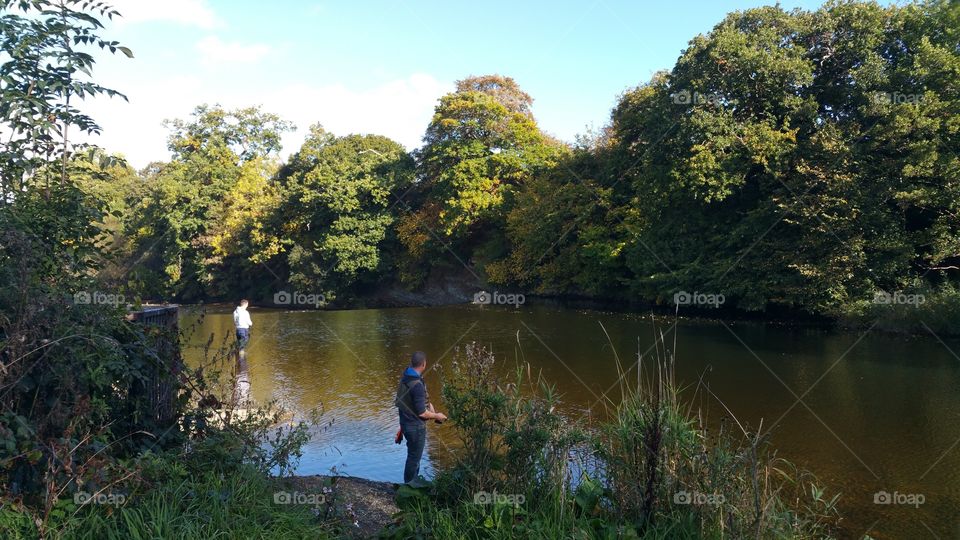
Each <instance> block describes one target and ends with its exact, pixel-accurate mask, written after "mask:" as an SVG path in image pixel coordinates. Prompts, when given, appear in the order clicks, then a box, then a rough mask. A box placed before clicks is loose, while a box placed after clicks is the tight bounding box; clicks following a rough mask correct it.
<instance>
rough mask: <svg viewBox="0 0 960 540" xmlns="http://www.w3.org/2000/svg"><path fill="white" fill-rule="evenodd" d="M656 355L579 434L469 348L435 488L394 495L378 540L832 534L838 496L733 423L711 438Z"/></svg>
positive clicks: (450, 388)
mask: <svg viewBox="0 0 960 540" xmlns="http://www.w3.org/2000/svg"><path fill="white" fill-rule="evenodd" d="M661 338H662V336H661ZM658 350H662V351H663V353H662V354H663V357H662V358H658V359H657V360H656V363H655V365H654V366H649V367H650V368H652V373H647V372H646V371H644V370H643V369H642V364H641V368H639V369H640V374H639V375H638V376H637V378H636V381H637V382H636V383H635V384H632V385H631V384H630V383H627V382H625V381H626V380H627V379H628V377H621V381H623V382H622V383H621V390H622V394H623V395H624V399H623V400H622V401H621V402H620V403H619V404H617V405H615V406H614V414H612V417H611V419H610V420H607V421H605V422H602V423H601V424H600V425H598V426H597V427H596V428H595V429H590V430H588V431H586V432H585V431H584V430H582V429H579V428H578V427H576V425H575V424H574V423H572V422H571V421H570V420H568V419H566V418H564V417H563V416H561V415H560V414H559V413H557V412H556V411H555V404H556V402H557V396H556V395H555V393H554V392H553V390H552V388H550V387H549V386H548V385H546V384H545V383H544V382H543V381H542V380H541V379H540V378H539V377H537V378H534V377H532V376H531V375H530V373H529V371H524V370H518V372H517V379H516V382H511V383H504V382H503V381H502V380H501V379H500V378H499V377H498V376H497V375H496V372H495V370H494V364H495V362H494V359H493V356H492V355H491V354H490V353H489V352H488V351H486V350H485V349H484V348H482V347H479V346H477V345H476V344H471V345H469V346H468V347H467V348H466V350H465V354H464V355H462V356H460V355H459V354H458V357H457V360H456V361H455V362H454V364H453V370H452V373H450V374H448V376H446V377H445V378H444V386H443V395H444V398H445V400H446V404H447V407H448V408H449V411H450V414H449V416H450V419H451V421H452V422H453V424H454V425H455V426H456V428H457V430H458V433H459V436H460V439H461V442H462V447H461V448H460V449H459V451H457V452H455V455H454V462H453V464H452V465H451V466H450V467H449V468H447V469H445V470H441V471H440V472H438V474H437V478H436V481H435V483H434V485H433V486H432V487H427V488H422V489H414V488H410V487H408V486H401V488H400V491H399V492H398V502H399V504H400V506H401V508H402V509H403V512H402V515H401V520H400V522H399V523H398V524H397V525H396V526H394V527H392V528H389V529H388V530H387V531H385V533H384V536H385V537H389V538H407V537H411V536H416V537H437V538H560V537H563V538H743V537H755V538H756V537H767V536H770V537H777V538H780V537H786V538H824V537H828V536H829V535H830V531H831V527H832V525H833V524H834V523H835V521H836V519H837V512H836V509H835V503H836V500H837V497H833V498H830V499H828V498H826V497H825V495H824V491H823V489H821V488H820V487H818V485H817V483H816V479H815V478H813V477H812V476H811V475H810V474H809V473H806V472H803V471H800V470H798V469H796V468H795V467H793V466H792V465H791V464H789V463H788V462H786V461H783V460H781V459H778V458H776V456H775V455H774V454H773V453H772V452H771V451H769V449H768V448H767V446H766V444H765V442H764V440H763V439H762V438H761V437H758V436H756V435H753V434H750V433H749V432H748V431H747V429H745V428H743V427H741V428H740V429H741V431H740V432H739V433H731V432H728V431H723V430H722V431H721V432H719V433H718V434H717V435H716V437H715V438H714V441H715V442H712V441H711V439H710V438H708V437H707V433H708V430H707V428H706V425H705V424H704V421H703V419H702V418H701V417H700V416H699V414H696V413H695V412H694V411H693V410H692V407H691V406H689V405H684V403H683V401H682V399H681V398H680V392H679V390H678V385H677V383H676V381H675V380H674V374H673V373H674V372H673V359H672V358H671V357H669V352H668V351H667V348H666V346H665V344H664V345H663V346H662V347H661V348H659V349H658ZM521 389H525V390H526V391H525V392H521ZM734 421H735V423H737V425H738V426H739V425H740V424H739V422H736V419H734ZM571 457H573V458H574V459H575V460H576V462H577V463H578V464H579V466H578V467H577V468H576V469H574V468H573V467H571V466H570V465H571ZM574 470H577V471H579V475H578V476H577V477H575V478H574V477H572V471H574ZM494 494H496V495H494Z"/></svg>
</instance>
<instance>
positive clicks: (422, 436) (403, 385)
mask: <svg viewBox="0 0 960 540" xmlns="http://www.w3.org/2000/svg"><path fill="white" fill-rule="evenodd" d="M426 369H427V355H426V354H425V353H423V352H422V351H417V352H415V353H413V355H412V356H411V357H410V367H408V368H407V369H406V370H404V372H403V376H401V377H400V384H399V385H398V386H397V399H396V401H395V404H396V406H397V409H398V410H399V411H400V431H398V432H397V439H396V442H397V444H400V441H401V440H402V439H403V438H406V439H407V462H406V465H404V467H403V482H404V483H405V484H409V483H410V482H411V481H412V480H414V479H415V478H417V477H418V476H419V474H420V458H421V457H423V447H424V445H425V444H426V442H427V426H426V421H427V420H434V421H436V422H437V423H438V424H439V423H441V422H443V421H444V420H446V419H447V416H446V415H445V414H443V413H438V412H436V411H435V410H434V409H433V404H431V403H430V401H429V398H428V397H427V387H426V385H424V383H423V377H422V375H423V372H424V370H426Z"/></svg>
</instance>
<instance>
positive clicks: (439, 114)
mask: <svg viewBox="0 0 960 540" xmlns="http://www.w3.org/2000/svg"><path fill="white" fill-rule="evenodd" d="M531 103H532V100H531V98H530V96H528V95H527V94H525V93H523V92H522V91H521V90H520V88H519V87H518V86H517V84H516V83H515V82H514V81H513V79H511V78H509V77H502V76H499V75H489V76H484V77H470V78H467V79H464V80H462V81H458V82H457V90H456V91H455V92H453V93H451V94H447V95H446V96H443V97H442V98H440V103H439V104H438V105H437V108H436V111H435V113H434V116H433V119H432V120H431V122H430V125H429V126H428V127H427V132H426V135H425V136H424V139H423V142H424V145H423V148H422V149H421V150H420V151H419V153H418V154H417V159H418V174H419V177H420V184H419V185H418V186H417V188H418V189H417V191H416V193H414V194H413V196H412V197H411V199H412V200H413V201H414V204H415V207H413V208H410V213H409V214H407V215H406V216H405V217H404V218H403V219H402V223H401V224H400V225H399V231H400V235H401V239H402V240H403V242H404V244H405V245H406V246H407V248H408V250H409V251H410V253H412V254H413V255H414V256H415V257H416V256H420V257H424V256H427V254H428V253H429V254H434V255H436V254H438V253H440V252H441V251H442V250H444V249H445V248H446V247H448V246H449V245H452V246H454V247H455V248H457V249H460V248H463V249H465V250H466V251H468V252H469V253H470V254H471V255H473V256H476V257H478V258H479V259H481V262H486V261H492V260H494V259H496V258H499V257H501V256H503V255H504V253H505V240H504V237H503V234H502V231H503V228H504V224H505V221H504V220H505V216H506V214H507V212H508V210H509V208H510V206H511V204H512V201H511V198H512V196H513V193H514V192H515V191H516V189H517V188H518V187H519V186H521V185H522V184H523V183H524V182H526V181H527V180H528V179H529V178H530V177H531V176H532V175H533V174H535V173H536V172H537V171H538V170H540V169H542V168H545V167H548V166H549V165H550V164H551V163H553V162H554V161H555V160H556V159H557V157H558V156H559V153H560V152H561V149H562V145H561V144H560V143H558V142H556V141H554V140H552V139H550V138H549V137H547V136H546V135H544V134H543V133H542V132H541V131H540V129H539V128H538V127H537V124H536V121H535V120H534V119H533V116H532V114H531V113H530V104H531ZM405 206H406V205H405Z"/></svg>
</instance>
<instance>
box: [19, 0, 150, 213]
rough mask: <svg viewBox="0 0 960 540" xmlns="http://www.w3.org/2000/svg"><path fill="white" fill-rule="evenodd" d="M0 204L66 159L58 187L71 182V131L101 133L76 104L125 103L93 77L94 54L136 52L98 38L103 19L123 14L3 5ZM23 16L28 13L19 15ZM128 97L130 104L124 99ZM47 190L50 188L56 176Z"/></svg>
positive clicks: (90, 6)
mask: <svg viewBox="0 0 960 540" xmlns="http://www.w3.org/2000/svg"><path fill="white" fill-rule="evenodd" d="M0 7H2V11H4V12H6V13H5V14H3V15H2V16H0V50H3V52H4V55H5V56H6V57H7V59H6V60H5V61H4V62H3V64H2V65H0V132H2V133H3V134H4V136H3V137H2V138H0V163H4V166H3V168H2V169H0V203H3V202H7V201H8V200H9V197H10V196H11V195H15V194H16V192H18V191H20V190H22V189H23V187H24V182H25V181H26V180H28V179H30V178H31V177H32V176H33V175H35V173H36V172H37V170H38V169H39V168H40V167H42V166H44V165H45V164H47V163H49V162H51V161H60V162H61V169H60V174H59V175H58V176H59V180H58V184H59V186H60V187H63V184H64V183H66V181H67V178H68V175H67V170H66V169H67V165H68V160H69V156H70V153H71V150H72V146H71V142H70V139H69V134H70V128H71V127H74V128H76V129H78V130H79V131H82V132H85V133H88V134H90V133H99V130H100V128H99V126H98V125H97V124H96V122H94V120H93V119H92V118H90V117H89V116H87V115H86V114H84V113H83V112H81V111H80V110H79V109H77V107H76V100H77V99H84V98H86V97H90V96H97V95H102V94H103V95H108V96H119V97H124V96H123V95H122V94H120V93H119V92H117V91H115V90H112V89H109V88H106V87H104V86H101V85H100V84H98V83H96V82H95V81H93V79H92V75H91V70H92V69H93V66H94V64H95V59H94V57H93V55H92V54H90V53H89V52H87V50H88V49H90V48H99V49H107V50H109V51H110V52H114V53H115V52H117V51H120V52H122V53H123V54H125V55H126V56H128V57H132V56H133V53H132V52H130V49H128V48H126V47H123V46H121V45H120V44H119V43H117V42H116V41H108V40H106V39H104V38H102V37H100V35H99V34H98V31H99V30H100V29H102V28H103V24H102V23H101V22H100V20H99V19H97V17H96V16H97V15H99V16H100V17H107V18H111V19H112V18H113V17H114V16H115V15H117V12H116V11H115V10H113V9H112V8H111V7H110V6H109V5H108V4H105V3H103V2H89V1H83V0H31V1H26V0H4V1H3V2H2V3H0ZM15 11H19V12H21V13H22V14H17V13H15ZM124 99H126V98H125V97H124ZM46 180H47V184H46V187H47V189H48V190H49V186H50V184H49V182H50V178H49V177H47V178H46Z"/></svg>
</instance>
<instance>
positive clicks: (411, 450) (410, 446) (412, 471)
mask: <svg viewBox="0 0 960 540" xmlns="http://www.w3.org/2000/svg"><path fill="white" fill-rule="evenodd" d="M400 429H402V430H403V438H404V439H406V440H407V462H406V464H405V465H404V466H403V482H404V483H405V484H406V483H409V482H410V481H411V480H413V479H414V478H416V477H417V476H418V475H419V474H420V458H422V457H423V447H424V445H426V443H427V426H426V424H425V423H423V422H417V421H414V422H400Z"/></svg>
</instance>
